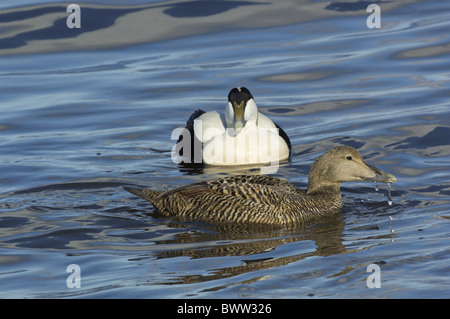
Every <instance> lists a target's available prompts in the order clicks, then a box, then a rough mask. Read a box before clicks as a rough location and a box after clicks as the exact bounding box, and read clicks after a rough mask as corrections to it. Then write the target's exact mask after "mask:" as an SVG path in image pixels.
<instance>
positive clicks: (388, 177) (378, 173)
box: [364, 163, 397, 183]
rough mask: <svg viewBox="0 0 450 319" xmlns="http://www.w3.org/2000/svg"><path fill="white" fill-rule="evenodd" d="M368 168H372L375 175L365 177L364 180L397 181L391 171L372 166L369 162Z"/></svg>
mask: <svg viewBox="0 0 450 319" xmlns="http://www.w3.org/2000/svg"><path fill="white" fill-rule="evenodd" d="M365 164H366V165H367V167H368V168H370V170H371V171H372V173H374V176H373V177H366V178H364V180H366V181H371V182H380V183H394V182H396V181H397V178H396V177H395V176H394V175H392V174H389V173H386V172H384V171H382V170H381V169H379V168H377V167H375V166H372V165H370V164H367V163H365Z"/></svg>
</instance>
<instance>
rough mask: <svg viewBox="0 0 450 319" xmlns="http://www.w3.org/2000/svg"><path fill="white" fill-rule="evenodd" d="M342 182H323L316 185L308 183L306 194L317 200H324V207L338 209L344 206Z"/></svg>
mask: <svg viewBox="0 0 450 319" xmlns="http://www.w3.org/2000/svg"><path fill="white" fill-rule="evenodd" d="M340 187H341V183H331V184H325V185H324V184H322V185H320V186H315V185H311V184H308V190H307V191H306V195H308V196H309V198H311V199H312V200H314V201H315V202H323V207H329V208H330V209H332V210H334V209H338V208H341V207H342V196H341V190H340Z"/></svg>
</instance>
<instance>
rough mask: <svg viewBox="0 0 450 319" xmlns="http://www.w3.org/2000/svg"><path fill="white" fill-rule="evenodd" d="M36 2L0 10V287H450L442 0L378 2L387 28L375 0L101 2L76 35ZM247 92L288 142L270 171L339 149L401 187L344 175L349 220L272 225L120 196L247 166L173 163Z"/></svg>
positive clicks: (345, 290)
mask: <svg viewBox="0 0 450 319" xmlns="http://www.w3.org/2000/svg"><path fill="white" fill-rule="evenodd" d="M35 3H36V2H29V1H23V2H21V1H14V2H8V3H5V4H3V3H2V4H1V6H3V7H2V10H1V11H0V21H1V22H2V27H1V28H2V32H1V33H0V76H1V79H2V80H1V82H0V92H1V100H2V102H1V105H0V109H1V113H0V114H1V115H0V131H1V135H0V165H1V166H0V170H1V174H0V229H1V230H0V282H1V289H0V297H3V298H47V297H48V298H66V297H76V298H123V297H127V298H249V297H251V298H353V297H357V298H449V297H450V290H449V283H450V278H449V273H450V271H449V270H450V269H449V263H448V257H449V241H448V238H449V230H450V224H449V223H450V206H449V204H450V200H449V195H450V184H449V182H448V175H449V171H450V170H449V155H450V147H449V142H448V141H449V136H450V125H449V124H450V122H449V120H450V116H449V104H448V99H449V81H448V80H449V76H450V71H449V70H450V69H449V65H450V56H449V53H450V52H449V50H448V46H449V32H448V30H450V25H449V24H450V22H449V14H448V12H450V11H449V9H450V5H449V4H448V2H447V1H440V2H439V1H434V2H429V1H428V2H418V3H410V2H409V1H402V2H400V1H398V2H397V1H396V2H395V4H393V3H386V4H385V3H382V4H381V10H382V11H381V12H382V20H381V21H382V22H381V23H382V28H381V29H377V30H375V29H368V28H367V26H366V19H367V16H368V13H366V12H365V3H361V2H358V3H351V4H344V3H333V4H328V5H327V3H326V2H321V1H313V2H306V1H305V2H304V3H303V4H297V5H295V6H293V5H291V4H290V3H287V2H286V3H285V2H283V1H277V2H276V4H270V3H265V4H252V3H250V2H245V3H238V2H233V4H230V5H228V4H224V3H222V4H219V3H214V4H216V5H217V6H214V5H212V6H204V7H202V8H203V9H202V10H193V9H192V10H191V8H195V5H196V3H193V2H191V3H190V4H189V5H190V6H186V4H180V3H176V2H175V4H174V3H173V2H171V3H170V5H169V3H165V2H153V3H151V2H144V1H136V2H132V3H131V4H130V3H129V2H128V3H127V5H126V6H123V7H121V6H118V5H116V6H111V5H109V4H108V3H107V2H106V1H98V2H97V3H92V2H91V4H85V5H82V6H81V10H82V11H81V12H82V15H81V19H82V21H81V22H82V24H81V26H82V28H81V29H79V30H75V29H74V30H69V29H67V28H66V27H65V20H66V17H67V16H68V14H69V13H66V12H65V9H66V7H65V6H66V5H65V4H60V3H59V2H56V1H52V2H49V3H47V4H41V5H36V4H35ZM197 4H198V3H197ZM362 4H364V6H363V5H362ZM191 6H194V7H191ZM275 13H276V14H275ZM93 17H95V19H94V18H93ZM234 86H246V87H248V88H249V89H250V90H251V92H252V93H253V95H254V96H255V99H256V102H257V103H258V105H259V106H260V108H261V110H262V112H263V113H265V114H267V115H268V116H270V117H271V118H273V119H274V120H275V121H276V122H277V123H278V124H280V125H281V126H282V127H283V128H284V130H285V131H286V132H287V134H288V135H289V136H290V138H291V142H292V144H293V150H294V156H293V158H292V160H291V161H290V162H287V163H282V164H281V165H280V167H279V170H278V171H277V172H276V174H274V175H275V176H278V177H283V178H286V179H288V180H289V181H291V182H293V183H294V184H296V185H297V186H299V187H303V188H304V187H306V183H307V173H308V171H309V168H310V166H311V164H312V162H313V161H314V159H315V158H317V156H319V155H320V154H322V153H323V152H325V151H326V150H327V149H329V148H331V147H333V146H337V145H342V144H344V145H350V146H353V147H356V148H357V149H358V150H359V151H360V152H361V153H362V154H363V156H364V157H365V159H366V160H367V161H368V162H369V163H371V164H373V165H375V166H377V167H379V168H381V169H382V170H384V171H386V172H389V173H392V174H394V175H395V176H396V177H397V179H398V182H397V183H394V184H392V185H391V186H390V189H389V188H388V186H386V185H385V184H380V185H379V190H378V192H377V191H375V190H374V187H373V184H371V183H346V184H343V186H342V194H343V198H344V202H345V207H344V211H343V212H342V214H338V215H337V216H332V217H329V218H326V219H324V220H322V221H321V222H320V223H312V224H309V225H306V226H305V227H303V228H297V229H276V230H273V229H272V230H267V229H266V230H265V229H251V228H250V229H239V228H233V227H228V228H219V227H215V226H213V225H207V224H204V223H199V222H195V221H193V222H177V221H174V220H172V219H170V218H166V217H161V216H158V215H156V214H154V211H153V209H152V207H151V206H150V205H148V204H147V203H146V202H144V201H143V200H140V199H139V198H137V197H135V196H132V195H130V194H128V193H127V192H125V191H124V190H123V189H122V188H121V186H122V185H140V186H151V187H153V188H155V189H167V188H172V187H176V186H180V185H184V184H187V183H190V182H194V181H198V180H203V179H210V178H214V177H217V176H222V175H224V174H234V173H245V172H248V170H247V169H245V168H236V169H233V170H230V169H218V170H214V169H211V170H205V171H204V172H202V173H201V174H199V173H198V172H194V171H191V170H189V169H180V168H179V167H178V166H177V165H175V164H174V163H173V162H172V160H171V156H170V152H171V149H172V146H173V143H174V141H173V140H171V132H172V130H173V129H175V128H176V127H179V126H182V125H183V124H184V123H185V121H186V119H187V118H188V117H189V115H190V114H191V112H192V111H193V110H194V109H196V108H203V109H204V110H206V111H210V110H222V109H223V108H224V105H225V102H226V96H227V94H228V91H229V90H230V89H231V88H232V87H234ZM391 197H392V205H390V204H389V203H388V201H389V200H391V199H390V198H391ZM72 264H76V265H78V266H79V267H80V270H81V278H80V279H81V281H80V284H81V287H80V288H68V286H67V279H68V277H69V276H70V275H71V273H70V272H67V267H68V266H69V265H72ZM372 264H376V265H379V267H380V271H381V281H380V288H374V289H370V288H368V287H367V284H366V280H367V278H368V276H369V275H370V273H368V272H367V269H368V266H369V265H372Z"/></svg>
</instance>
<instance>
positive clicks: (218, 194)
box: [125, 146, 397, 225]
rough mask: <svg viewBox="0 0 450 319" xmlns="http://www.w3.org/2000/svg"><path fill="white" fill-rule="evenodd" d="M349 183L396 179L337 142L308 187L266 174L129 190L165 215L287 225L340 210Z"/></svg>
mask: <svg viewBox="0 0 450 319" xmlns="http://www.w3.org/2000/svg"><path fill="white" fill-rule="evenodd" d="M349 181H375V182H383V183H392V182H396V181H397V179H396V178H395V176H394V175H391V174H389V173H385V172H383V171H382V170H380V169H378V168H376V167H374V166H371V165H369V164H367V163H366V162H365V161H364V160H363V158H362V157H361V155H360V154H359V153H358V151H357V150H355V149H354V148H352V147H348V146H338V147H335V148H332V149H331V150H329V151H328V152H326V153H325V154H323V155H321V156H320V157H318V158H317V160H316V161H315V162H314V164H313V165H312V167H311V170H310V173H309V176H308V188H307V190H306V191H304V190H301V189H298V188H297V187H296V186H294V185H293V184H291V183H289V182H288V181H286V180H284V179H279V178H275V177H270V176H267V175H251V176H247V175H238V176H229V177H223V178H219V179H216V180H211V181H203V182H197V183H194V184H191V185H186V186H181V187H178V188H175V189H172V190H168V191H153V190H150V189H136V188H130V187H125V189H126V190H127V191H128V192H130V193H132V194H135V195H138V196H140V197H142V198H144V199H146V200H148V201H150V202H151V203H152V204H153V206H154V207H155V208H156V209H157V210H158V211H160V212H161V213H162V214H164V215H167V216H183V217H189V218H192V219H196V220H201V221H206V222H211V223H233V222H235V223H245V224H269V225H288V224H298V223H302V222H305V221H307V220H308V219H311V218H313V217H316V216H323V215H327V214H331V213H334V212H338V211H339V210H340V209H341V208H342V206H343V203H342V198H341V192H340V185H341V183H342V182H349Z"/></svg>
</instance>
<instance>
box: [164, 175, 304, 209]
mask: <svg viewBox="0 0 450 319" xmlns="http://www.w3.org/2000/svg"><path fill="white" fill-rule="evenodd" d="M173 194H177V195H181V196H182V197H187V198H194V197H198V196H202V195H204V194H209V195H215V196H214V197H216V196H219V197H220V196H222V197H224V196H225V197H227V198H233V197H234V198H238V199H243V200H246V201H251V202H254V203H258V204H263V205H280V204H282V203H283V202H284V200H285V199H286V198H287V197H291V196H303V195H304V191H302V190H300V189H298V188H297V187H296V186H295V185H293V184H291V183H289V182H288V181H286V180H284V179H280V178H275V177H271V176H266V175H238V176H227V177H223V178H219V179H215V180H210V181H203V182H197V183H193V184H190V185H185V186H181V187H178V188H175V189H172V190H169V191H167V192H164V193H161V194H160V195H159V196H158V198H167V197H168V196H171V195H173Z"/></svg>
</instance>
